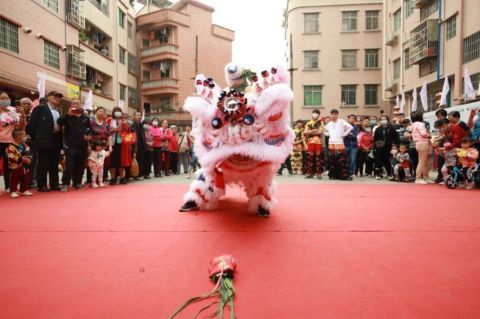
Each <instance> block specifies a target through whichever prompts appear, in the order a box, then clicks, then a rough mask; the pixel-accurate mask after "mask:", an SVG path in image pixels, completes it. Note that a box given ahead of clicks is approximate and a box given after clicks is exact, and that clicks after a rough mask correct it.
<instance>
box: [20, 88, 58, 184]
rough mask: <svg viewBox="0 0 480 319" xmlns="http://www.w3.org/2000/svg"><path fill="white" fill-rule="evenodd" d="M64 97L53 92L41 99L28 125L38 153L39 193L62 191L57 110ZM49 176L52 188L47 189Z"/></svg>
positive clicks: (28, 131)
mask: <svg viewBox="0 0 480 319" xmlns="http://www.w3.org/2000/svg"><path fill="white" fill-rule="evenodd" d="M62 97H63V95H62V94H61V93H59V92H56V91H52V92H50V93H49V94H48V98H41V99H40V101H39V105H38V106H37V107H35V108H34V109H33V111H32V115H31V117H30V121H29V123H28V125H27V133H28V134H29V135H30V137H31V139H32V141H33V143H34V144H35V150H36V151H37V185H38V191H39V192H49V191H50V190H60V185H59V184H60V183H59V178H58V163H59V160H60V150H61V147H62V133H61V130H60V127H59V126H58V124H57V123H56V120H57V119H58V118H59V117H60V113H59V112H58V110H57V108H58V107H59V106H60V102H61V100H62ZM47 175H48V177H49V182H50V188H48V187H47Z"/></svg>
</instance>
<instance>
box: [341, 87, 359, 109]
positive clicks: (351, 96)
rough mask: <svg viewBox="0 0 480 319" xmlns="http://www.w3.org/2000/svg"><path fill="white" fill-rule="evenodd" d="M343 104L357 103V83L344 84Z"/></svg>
mask: <svg viewBox="0 0 480 319" xmlns="http://www.w3.org/2000/svg"><path fill="white" fill-rule="evenodd" d="M342 104H343V105H356V104H357V86H356V85H351V84H349V85H342Z"/></svg>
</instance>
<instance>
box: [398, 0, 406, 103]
mask: <svg viewBox="0 0 480 319" xmlns="http://www.w3.org/2000/svg"><path fill="white" fill-rule="evenodd" d="M404 4H405V1H401V2H400V15H401V19H400V21H401V25H400V43H399V45H398V47H399V50H400V88H401V92H403V90H404V78H403V77H404V76H405V68H404V66H405V61H404V58H405V57H404V55H403V33H404V31H405V23H404V22H405V19H404V17H405V11H404V10H405V6H404ZM403 111H404V112H405V110H403Z"/></svg>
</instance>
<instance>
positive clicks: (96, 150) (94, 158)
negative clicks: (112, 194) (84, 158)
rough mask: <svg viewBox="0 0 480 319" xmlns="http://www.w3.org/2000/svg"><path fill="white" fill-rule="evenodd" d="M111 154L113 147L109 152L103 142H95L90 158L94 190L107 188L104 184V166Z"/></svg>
mask: <svg viewBox="0 0 480 319" xmlns="http://www.w3.org/2000/svg"><path fill="white" fill-rule="evenodd" d="M111 152H112V150H111V147H110V149H109V151H106V150H105V148H104V146H103V143H102V142H100V141H95V142H93V149H92V151H91V152H90V155H89V156H88V167H89V168H90V171H91V172H92V188H98V187H99V186H100V187H105V184H103V164H104V163H105V158H107V157H108V156H110V153H111ZM97 178H98V184H97Z"/></svg>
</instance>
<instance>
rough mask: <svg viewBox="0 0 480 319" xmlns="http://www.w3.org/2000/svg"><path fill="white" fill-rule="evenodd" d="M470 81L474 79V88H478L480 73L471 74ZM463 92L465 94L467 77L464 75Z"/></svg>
mask: <svg viewBox="0 0 480 319" xmlns="http://www.w3.org/2000/svg"><path fill="white" fill-rule="evenodd" d="M470 81H472V86H473V90H474V91H476V90H477V89H478V84H479V83H480V73H475V74H471V75H470ZM462 93H463V94H465V78H463V77H462Z"/></svg>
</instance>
